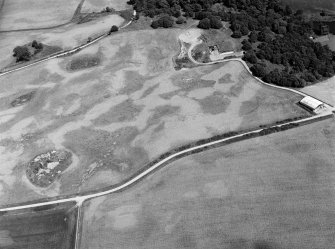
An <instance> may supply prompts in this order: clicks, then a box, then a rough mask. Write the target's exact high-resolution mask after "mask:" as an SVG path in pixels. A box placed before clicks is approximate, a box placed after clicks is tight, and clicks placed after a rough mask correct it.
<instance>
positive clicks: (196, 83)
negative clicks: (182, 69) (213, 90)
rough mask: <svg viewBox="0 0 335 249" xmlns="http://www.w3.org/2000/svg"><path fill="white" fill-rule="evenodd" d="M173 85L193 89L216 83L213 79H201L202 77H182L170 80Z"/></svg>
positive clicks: (186, 89)
mask: <svg viewBox="0 0 335 249" xmlns="http://www.w3.org/2000/svg"><path fill="white" fill-rule="evenodd" d="M172 82H173V84H174V85H175V86H178V87H180V88H181V89H182V90H185V91H191V90H194V89H199V88H205V87H213V86H214V85H215V83H216V81H215V80H202V79H194V78H191V79H184V80H177V81H172Z"/></svg>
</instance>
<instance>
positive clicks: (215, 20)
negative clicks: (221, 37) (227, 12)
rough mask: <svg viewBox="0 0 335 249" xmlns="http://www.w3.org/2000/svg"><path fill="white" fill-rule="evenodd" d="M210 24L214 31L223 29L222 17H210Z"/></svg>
mask: <svg viewBox="0 0 335 249" xmlns="http://www.w3.org/2000/svg"><path fill="white" fill-rule="evenodd" d="M209 20H210V23H211V28H212V29H220V28H222V26H223V25H222V22H221V19H220V17H218V16H211V17H209Z"/></svg>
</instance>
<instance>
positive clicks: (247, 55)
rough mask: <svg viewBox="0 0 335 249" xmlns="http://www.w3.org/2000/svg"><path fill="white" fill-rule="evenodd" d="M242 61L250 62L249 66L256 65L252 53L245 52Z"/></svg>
mask: <svg viewBox="0 0 335 249" xmlns="http://www.w3.org/2000/svg"><path fill="white" fill-rule="evenodd" d="M242 59H243V60H244V61H247V62H250V63H251V64H256V63H257V57H256V55H255V53H254V52H253V51H247V52H246V53H245V54H244V56H243V58H242Z"/></svg>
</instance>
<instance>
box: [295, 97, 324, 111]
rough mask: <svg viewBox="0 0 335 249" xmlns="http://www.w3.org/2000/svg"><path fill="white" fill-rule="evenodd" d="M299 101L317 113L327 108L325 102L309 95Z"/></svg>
mask: <svg viewBox="0 0 335 249" xmlns="http://www.w3.org/2000/svg"><path fill="white" fill-rule="evenodd" d="M299 103H300V104H301V105H302V106H304V107H305V108H307V109H308V110H310V111H312V112H315V113H318V112H320V111H321V110H322V109H324V108H325V104H324V103H323V102H321V101H319V100H317V99H314V98H312V97H309V96H307V97H304V98H303V99H302V100H300V102H299Z"/></svg>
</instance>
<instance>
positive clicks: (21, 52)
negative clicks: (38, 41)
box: [13, 46, 31, 62]
mask: <svg viewBox="0 0 335 249" xmlns="http://www.w3.org/2000/svg"><path fill="white" fill-rule="evenodd" d="M13 52H14V54H13V56H14V57H16V61H17V62H19V61H29V60H30V58H31V54H30V52H29V49H28V48H27V47H25V46H22V47H21V46H17V47H15V48H14V50H13Z"/></svg>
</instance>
